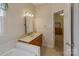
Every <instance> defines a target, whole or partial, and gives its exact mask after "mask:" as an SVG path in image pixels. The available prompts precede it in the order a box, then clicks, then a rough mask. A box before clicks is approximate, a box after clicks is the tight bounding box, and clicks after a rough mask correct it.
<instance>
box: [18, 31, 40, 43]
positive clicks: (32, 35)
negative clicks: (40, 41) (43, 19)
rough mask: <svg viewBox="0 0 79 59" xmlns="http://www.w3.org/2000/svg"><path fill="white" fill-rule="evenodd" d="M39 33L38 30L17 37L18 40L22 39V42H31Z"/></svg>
mask: <svg viewBox="0 0 79 59" xmlns="http://www.w3.org/2000/svg"><path fill="white" fill-rule="evenodd" d="M39 35H41V33H40V32H33V33H32V34H30V35H28V36H24V37H21V38H20V39H19V41H23V42H27V43H29V42H31V41H32V40H34V39H35V38H37V37H38V36H39Z"/></svg>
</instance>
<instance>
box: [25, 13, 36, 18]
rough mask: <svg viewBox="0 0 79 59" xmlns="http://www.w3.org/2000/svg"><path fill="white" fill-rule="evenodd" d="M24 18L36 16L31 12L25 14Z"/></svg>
mask: <svg viewBox="0 0 79 59" xmlns="http://www.w3.org/2000/svg"><path fill="white" fill-rule="evenodd" d="M24 16H26V17H33V16H34V15H33V14H32V13H31V12H25V14H24Z"/></svg>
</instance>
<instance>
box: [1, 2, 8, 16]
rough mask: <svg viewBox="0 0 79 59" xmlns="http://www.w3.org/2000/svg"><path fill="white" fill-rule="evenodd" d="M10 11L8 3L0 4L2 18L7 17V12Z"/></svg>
mask: <svg viewBox="0 0 79 59" xmlns="http://www.w3.org/2000/svg"><path fill="white" fill-rule="evenodd" d="M7 9H8V4H7V3H0V16H4V15H5V11H6V10H7Z"/></svg>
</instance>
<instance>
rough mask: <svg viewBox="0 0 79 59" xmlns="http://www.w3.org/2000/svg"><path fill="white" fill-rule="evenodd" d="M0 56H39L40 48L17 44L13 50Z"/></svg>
mask: <svg viewBox="0 0 79 59" xmlns="http://www.w3.org/2000/svg"><path fill="white" fill-rule="evenodd" d="M2 56H40V47H39V46H35V45H31V44H25V43H17V45H16V47H15V48H14V49H11V50H9V51H7V52H5V53H4V54H2Z"/></svg>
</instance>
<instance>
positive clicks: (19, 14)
mask: <svg viewBox="0 0 79 59" xmlns="http://www.w3.org/2000/svg"><path fill="white" fill-rule="evenodd" d="M8 5H9V6H8V11H7V15H6V18H5V24H6V26H5V27H6V28H5V29H6V32H5V33H4V34H3V35H2V36H0V54H2V53H4V52H5V51H7V50H8V49H11V48H13V47H14V46H15V43H16V39H18V37H20V36H21V35H23V34H24V32H25V29H24V12H25V11H26V10H28V9H31V10H32V11H33V12H34V6H33V5H32V4H24V3H23V4H21V3H19V4H18V3H17V4H14V3H12V4H8Z"/></svg>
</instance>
